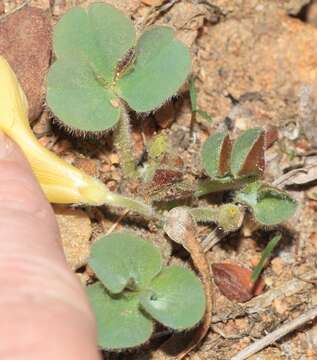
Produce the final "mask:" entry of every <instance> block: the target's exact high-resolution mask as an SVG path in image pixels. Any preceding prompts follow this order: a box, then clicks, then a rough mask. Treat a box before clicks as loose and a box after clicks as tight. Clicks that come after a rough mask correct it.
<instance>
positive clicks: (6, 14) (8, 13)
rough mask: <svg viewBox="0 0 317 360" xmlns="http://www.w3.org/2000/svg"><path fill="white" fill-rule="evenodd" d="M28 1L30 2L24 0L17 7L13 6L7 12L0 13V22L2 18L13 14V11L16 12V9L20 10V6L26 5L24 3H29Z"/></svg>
mask: <svg viewBox="0 0 317 360" xmlns="http://www.w3.org/2000/svg"><path fill="white" fill-rule="evenodd" d="M29 2H30V0H24V1H23V2H22V3H21V4H20V5H18V6H17V7H15V8H14V9H13V10H11V11H8V12H7V13H5V14H3V15H1V16H0V22H1V21H2V20H4V19H5V18H6V17H7V16H9V15H12V14H14V13H15V12H17V11H19V10H21V9H22V8H24V6H26V5H28V4H29Z"/></svg>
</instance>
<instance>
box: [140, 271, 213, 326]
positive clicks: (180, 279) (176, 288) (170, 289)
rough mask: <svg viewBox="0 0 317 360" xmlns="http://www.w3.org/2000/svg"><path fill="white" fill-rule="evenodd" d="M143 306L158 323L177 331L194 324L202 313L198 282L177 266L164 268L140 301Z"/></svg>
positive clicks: (200, 317)
mask: <svg viewBox="0 0 317 360" xmlns="http://www.w3.org/2000/svg"><path fill="white" fill-rule="evenodd" d="M141 304H142V307H143V308H144V309H145V310H146V311H147V312H148V313H149V314H150V315H151V316H153V318H154V319H156V320H157V321H159V322H160V323H161V324H163V325H165V326H168V327H170V328H172V329H176V330H184V329H187V328H190V327H193V326H194V325H196V324H197V323H198V322H199V321H200V320H201V319H202V317H203V315H204V312H205V306H206V304H205V296H204V290H203V286H202V284H201V282H200V280H199V279H198V278H197V277H196V276H195V275H194V273H193V272H191V271H190V270H187V269H185V268H181V267H179V266H171V267H168V268H166V269H164V270H163V271H162V272H161V273H160V274H159V275H158V276H157V277H156V278H155V279H154V280H153V281H152V283H151V286H150V291H149V292H148V293H146V294H145V295H144V296H142V298H141Z"/></svg>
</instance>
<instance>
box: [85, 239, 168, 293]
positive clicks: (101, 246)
mask: <svg viewBox="0 0 317 360" xmlns="http://www.w3.org/2000/svg"><path fill="white" fill-rule="evenodd" d="M89 265H90V266H91V268H92V269H93V270H94V271H95V273H96V276H97V278H98V279H99V280H100V281H101V282H102V283H103V284H104V286H105V287H106V288H107V289H108V290H109V291H110V292H111V293H112V294H117V293H120V292H122V290H123V289H125V288H126V287H128V288H130V289H139V288H142V287H144V286H147V285H148V284H149V282H150V281H151V280H152V278H154V276H155V275H157V274H158V273H159V272H160V270H161V256H160V253H159V251H158V249H156V248H155V247H154V246H153V245H152V244H151V243H150V242H148V241H145V240H143V239H141V238H140V237H138V236H137V235H135V234H133V233H128V232H121V233H113V234H111V235H108V236H105V237H103V238H101V239H99V240H98V241H96V242H95V243H94V245H93V246H92V249H91V256H90V260H89Z"/></svg>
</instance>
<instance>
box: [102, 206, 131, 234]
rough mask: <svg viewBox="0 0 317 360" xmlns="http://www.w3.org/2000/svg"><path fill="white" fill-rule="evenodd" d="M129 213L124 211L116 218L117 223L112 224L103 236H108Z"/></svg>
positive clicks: (127, 210)
mask: <svg viewBox="0 0 317 360" xmlns="http://www.w3.org/2000/svg"><path fill="white" fill-rule="evenodd" d="M129 211H130V210H129V209H126V210H124V212H123V213H122V214H121V215H120V216H119V217H118V219H117V221H116V222H115V223H114V224H112V226H111V227H110V228H109V229H108V231H107V232H106V234H105V236H107V235H110V234H111V233H112V232H113V231H114V230H115V228H116V227H117V226H118V225H119V223H120V222H121V221H122V219H123V218H124V217H125V216H126V215H127V214H128V212H129Z"/></svg>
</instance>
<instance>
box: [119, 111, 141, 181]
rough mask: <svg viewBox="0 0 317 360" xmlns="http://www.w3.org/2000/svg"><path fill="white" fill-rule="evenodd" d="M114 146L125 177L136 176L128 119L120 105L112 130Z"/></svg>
mask: <svg viewBox="0 0 317 360" xmlns="http://www.w3.org/2000/svg"><path fill="white" fill-rule="evenodd" d="M113 135H114V143H115V147H116V149H117V151H118V155H119V158H120V164H121V167H122V171H123V173H124V175H125V176H126V177H127V178H137V177H138V171H137V166H136V159H135V156H134V153H135V151H134V147H133V141H132V137H131V131H130V119H129V115H128V113H127V111H126V110H125V109H124V107H123V106H122V108H121V116H120V120H119V122H118V124H117V126H116V128H115V130H114V132H113Z"/></svg>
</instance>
